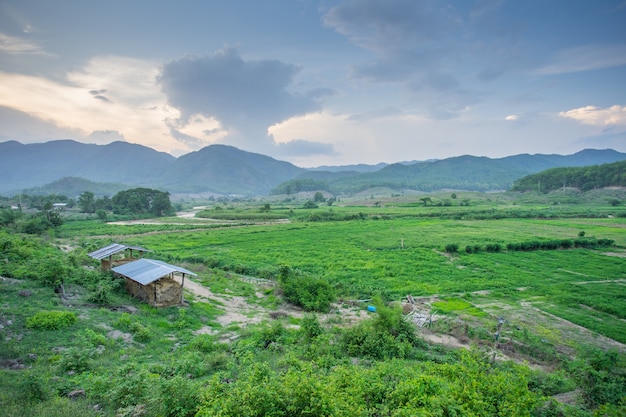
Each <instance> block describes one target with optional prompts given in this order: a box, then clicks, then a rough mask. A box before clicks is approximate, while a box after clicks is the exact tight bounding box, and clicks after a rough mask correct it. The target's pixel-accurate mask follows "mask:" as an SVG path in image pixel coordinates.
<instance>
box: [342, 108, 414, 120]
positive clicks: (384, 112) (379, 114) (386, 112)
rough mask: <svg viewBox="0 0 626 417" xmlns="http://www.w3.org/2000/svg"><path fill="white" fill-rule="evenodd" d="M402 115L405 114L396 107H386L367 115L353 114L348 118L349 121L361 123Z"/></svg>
mask: <svg viewBox="0 0 626 417" xmlns="http://www.w3.org/2000/svg"><path fill="white" fill-rule="evenodd" d="M402 114H403V113H402V112H401V111H400V110H398V109H396V108H395V107H385V108H384V109H378V110H374V111H371V112H367V113H359V114H352V115H350V117H348V120H351V121H356V122H360V121H368V120H373V119H381V118H384V117H393V116H398V115H402Z"/></svg>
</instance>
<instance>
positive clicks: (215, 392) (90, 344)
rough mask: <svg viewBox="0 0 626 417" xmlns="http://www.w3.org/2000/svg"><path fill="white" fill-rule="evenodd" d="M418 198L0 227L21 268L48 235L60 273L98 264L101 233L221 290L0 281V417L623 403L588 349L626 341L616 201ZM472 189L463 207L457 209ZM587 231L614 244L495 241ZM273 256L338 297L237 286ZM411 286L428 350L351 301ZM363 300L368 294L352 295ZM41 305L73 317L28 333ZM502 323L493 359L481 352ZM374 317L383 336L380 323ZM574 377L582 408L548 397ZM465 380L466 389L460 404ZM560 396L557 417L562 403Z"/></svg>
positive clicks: (620, 361)
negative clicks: (174, 295)
mask: <svg viewBox="0 0 626 417" xmlns="http://www.w3.org/2000/svg"><path fill="white" fill-rule="evenodd" d="M418 198H419V196H411V197H404V196H401V197H396V198H389V197H385V198H383V197H380V198H378V197H377V196H373V198H369V197H365V198H361V199H359V200H357V199H350V200H348V199H346V200H344V201H340V203H339V205H337V206H335V205H333V206H332V207H328V206H324V205H320V207H319V208H318V209H303V208H301V207H302V204H303V201H288V202H281V201H271V202H270V204H271V209H269V212H268V211H267V207H266V206H265V205H266V204H267V202H266V201H256V202H233V203H223V202H220V203H219V204H220V207H221V209H220V210H217V212H219V213H221V220H211V216H210V214H211V212H212V211H214V208H211V207H209V209H208V210H206V211H205V212H204V213H205V215H208V217H207V218H204V219H195V218H168V219H161V220H149V221H141V223H146V224H139V223H138V222H128V223H125V224H106V223H102V222H101V221H97V220H93V219H92V220H81V221H68V222H66V223H65V224H64V225H63V226H61V227H60V228H58V229H57V230H56V231H55V233H54V234H52V233H50V234H48V235H46V236H44V237H43V238H41V241H42V242H43V243H53V246H49V247H48V246H46V247H45V249H41V252H40V253H39V252H37V251H38V250H39V249H38V247H37V245H36V244H35V243H34V242H27V241H25V240H24V241H22V240H20V239H21V238H16V237H14V236H12V235H8V234H7V235H5V236H4V237H3V239H4V240H3V242H4V243H3V244H2V246H0V249H2V250H6V253H7V262H8V259H9V258H8V256H9V254H10V256H18V255H19V256H23V257H24V258H28V257H29V256H34V261H33V262H32V263H29V262H26V263H24V267H23V269H22V270H20V271H21V272H20V271H17V272H20V273H22V272H24V271H28V270H30V269H32V268H36V267H37V265H39V263H41V262H45V261H46V260H48V259H49V258H51V257H52V256H54V254H53V249H56V247H60V248H63V250H64V251H66V252H67V253H66V254H65V255H66V256H67V257H68V258H67V259H68V260H70V261H71V262H73V263H75V264H76V265H75V268H76V269H75V271H80V270H81V269H85V270H87V271H89V273H87V272H85V275H84V277H87V276H92V275H94V274H96V275H97V273H96V269H97V264H96V263H95V262H92V261H91V260H89V259H88V258H87V257H86V253H87V252H89V251H91V250H95V249H97V248H99V247H102V246H104V245H106V244H108V243H110V242H112V241H116V242H120V243H126V244H132V245H138V246H142V247H145V248H148V249H150V250H151V251H152V252H150V253H149V255H148V256H149V257H151V258H155V259H161V260H164V261H167V262H171V263H174V264H179V265H181V266H183V267H185V268H188V269H190V270H192V271H194V272H196V273H198V277H197V278H194V281H196V282H197V283H200V284H202V285H204V286H205V287H207V288H209V289H210V290H211V291H212V293H213V294H214V295H216V297H217V298H211V299H202V300H200V298H196V296H194V295H192V294H189V293H187V294H186V296H185V297H186V299H187V301H188V302H189V303H188V304H187V305H186V306H185V307H178V306H177V307H170V308H166V309H155V308H152V307H150V306H147V305H144V304H142V303H141V302H139V301H137V300H135V299H132V298H131V297H129V296H128V295H127V294H125V293H124V291H123V290H122V289H121V288H117V289H115V290H111V292H110V294H109V296H110V297H111V298H110V299H109V300H108V302H107V303H106V304H103V305H97V304H94V303H93V301H90V300H91V299H90V295H92V292H93V291H94V289H97V286H96V285H93V284H91V285H87V284H88V283H87V282H82V281H81V277H83V275H82V272H74V273H75V274H77V277H78V278H75V279H74V281H72V282H71V283H68V285H67V286H66V291H67V296H66V298H61V297H59V296H58V294H55V293H54V291H53V288H52V287H51V286H50V285H48V286H46V285H44V284H42V283H41V282H37V281H36V279H37V278H36V277H34V278H31V279H9V280H5V279H2V280H1V281H0V288H1V289H2V291H1V292H0V304H1V305H2V310H1V311H0V324H2V326H3V327H2V328H0V331H1V333H2V337H3V343H2V344H1V345H0V365H1V368H2V369H0V388H1V389H0V406H2V409H3V412H4V413H5V414H6V415H8V416H20V417H21V416H27V415H28V416H37V415H41V416H44V415H45V416H57V415H58V416H71V415H94V416H95V415H107V416H135V415H147V416H163V415H168V416H169V415H171V416H192V415H195V413H196V412H197V411H198V410H204V413H205V414H202V415H216V414H219V413H218V410H222V412H223V413H226V412H227V411H228V412H231V414H227V413H226V414H224V415H237V412H236V411H233V410H239V408H238V407H239V404H252V405H251V406H250V407H252V408H250V409H249V410H248V411H250V410H257V414H258V415H262V413H261V412H260V411H258V410H261V409H262V407H265V406H266V405H267V404H270V403H271V404H283V405H284V402H285V401H286V400H285V398H286V396H285V395H284V394H285V393H288V392H289V389H290V388H289V387H296V386H297V387H298V389H297V390H294V391H293V392H296V391H297V392H300V390H301V388H302V387H305V388H306V389H308V390H314V391H311V392H312V394H310V395H309V394H306V395H305V397H306V398H305V400H306V401H309V400H311V399H312V398H322V397H323V398H325V400H324V401H330V402H331V403H332V401H335V400H336V401H338V402H339V403H341V402H342V401H346V402H347V403H346V404H343V403H341V404H342V405H341V407H343V409H345V410H355V409H356V408H355V407H356V406H355V405H354V404H351V403H349V401H352V400H355V401H356V399H358V400H359V401H361V400H362V401H361V402H359V404H361V405H359V407H362V409H361V411H362V412H361V413H360V414H358V413H355V414H346V415H372V416H373V415H396V414H393V413H392V411H393V410H395V411H397V410H401V409H402V407H409V406H411V407H415V408H414V409H411V410H412V411H410V412H409V411H407V413H409V414H411V415H414V414H417V413H418V411H419V410H425V408H424V407H431V406H432V408H429V410H438V411H436V412H439V413H441V410H442V409H443V408H441V407H443V405H442V404H443V403H442V401H446V402H447V403H448V405H447V406H446V407H448V406H449V407H451V408H450V409H449V410H456V411H459V410H461V408H463V407H470V408H468V409H466V411H467V413H469V415H472V413H474V415H532V416H540V415H541V416H544V415H578V416H585V417H590V416H591V415H592V414H591V413H592V411H593V410H595V408H596V407H597V406H598V405H600V404H605V403H606V404H609V405H608V406H607V407H613V408H607V409H606V410H608V411H607V412H606V413H605V414H598V415H611V414H610V413H611V412H616V411H623V406H619V405H618V404H619V401H620V398H621V396H623V388H621V387H620V386H618V385H619V384H621V383H620V382H619V381H622V382H623V379H624V378H623V369H624V356H623V355H621V356H616V355H615V354H614V353H612V352H613V351H612V350H608V352H606V354H604V353H598V352H601V351H604V350H607V349H610V348H615V349H616V351H621V352H626V347H625V346H624V345H625V344H626V327H625V326H624V325H623V323H624V320H626V285H624V284H625V282H626V217H624V215H623V213H624V210H623V207H617V208H615V207H610V206H608V205H607V204H604V203H603V202H601V201H600V202H596V203H595V204H594V203H591V202H587V201H584V202H580V201H577V202H575V203H571V202H570V203H568V202H567V201H565V200H563V201H558V203H559V204H554V201H545V200H541V199H542V198H545V197H543V196H537V197H536V199H531V198H530V197H528V196H525V198H528V199H529V201H522V200H521V199H519V200H512V198H511V197H510V196H508V195H477V194H467V195H466V194H463V193H459V196H458V198H457V199H456V201H455V202H453V204H452V205H450V206H445V205H443V201H444V200H446V199H448V198H449V196H448V195H447V194H442V195H440V196H433V197H432V201H431V202H429V205H425V204H424V202H421V203H420V202H419V200H418ZM562 198H563V199H565V198H571V197H570V196H562ZM468 199H469V200H470V205H469V206H467V205H460V204H459V201H463V200H468ZM439 202H442V205H437V204H439ZM260 208H264V210H265V211H264V212H261V211H260ZM227 218H230V219H231V221H224V219H227ZM233 219H234V220H233ZM583 236H584V238H586V239H594V238H595V239H608V240H610V241H611V242H612V243H611V244H610V245H604V246H595V247H592V248H582V247H574V245H572V246H571V247H569V248H566V249H563V248H560V249H556V250H532V251H518V250H508V249H507V246H508V245H510V244H519V243H523V242H550V241H555V240H559V241H562V240H571V241H574V240H575V239H579V238H582V237H583ZM22 242H25V243H24V246H22ZM496 246H497V247H498V248H499V249H498V250H495V249H493V248H494V247H496ZM452 247H454V248H455V250H452V249H451V248H452ZM468 247H469V248H471V250H470V251H467V250H466V248H468ZM488 248H492V249H491V250H489V249H488ZM13 249H15V250H13ZM36 253H39V254H38V255H37V256H35V254H36ZM83 264H84V265H83ZM7 265H8V264H7ZM84 266H89V267H92V268H84ZM285 266H286V267H288V269H289V270H290V271H292V272H293V274H295V275H296V276H300V277H311V278H321V279H323V280H325V281H327V282H329V283H330V284H331V286H332V287H333V288H334V289H335V290H336V292H337V295H338V297H339V303H338V304H337V305H335V306H333V310H332V311H331V312H329V313H325V314H320V315H319V316H317V317H316V318H312V317H311V316H307V315H304V314H302V312H301V311H300V312H298V311H297V310H296V309H292V308H293V306H289V305H287V304H286V303H285V302H284V300H283V298H282V296H281V290H280V286H279V285H276V286H266V287H263V286H259V285H258V284H256V283H254V280H251V282H249V281H247V280H245V279H241V278H242V276H248V277H253V278H254V277H256V278H264V279H269V280H272V281H278V277H279V275H280V274H281V271H284V267H285ZM6 270H7V271H9V270H11V268H9V267H7V269H6ZM89 274H91V275H89ZM27 275H28V274H27ZM94 276H95V275H94ZM99 279H102V278H99ZM107 279H110V278H107ZM105 281H106V280H105ZM407 296H411V298H414V299H415V304H414V305H412V306H411V308H413V309H414V310H413V313H415V312H417V313H420V314H423V315H424V316H425V317H428V316H429V315H430V314H433V313H434V315H435V316H437V317H436V320H434V321H433V322H432V323H430V324H429V327H424V328H420V329H419V331H418V334H419V335H420V336H419V337H420V338H421V337H423V338H424V340H429V341H430V342H431V343H426V342H425V341H420V340H421V339H420V340H414V341H413V342H411V343H409V342H408V341H407V339H403V338H402V337H398V338H396V336H398V335H397V332H395V331H396V330H397V328H394V326H399V325H398V324H395V325H394V324H393V322H392V321H387V322H385V321H384V318H385V317H386V318H389V317H391V316H390V315H389V314H390V313H389V311H390V310H387V312H385V308H387V307H385V306H384V305H382V304H378V314H377V315H374V314H370V313H369V312H368V311H367V309H366V306H367V305H368V304H369V303H373V302H375V303H378V299H379V297H382V299H383V300H387V301H398V300H405V299H406V298H407ZM363 299H365V300H374V301H368V302H367V303H360V304H359V303H355V302H354V300H363ZM198 301H203V302H198ZM251 306H252V307H253V308H251V309H248V308H249V307H251ZM403 307H406V304H405V305H404V306H403ZM290 309H292V310H290ZM41 312H43V317H44V318H46V317H47V318H51V317H53V316H54V315H56V314H67V315H68V316H70V317H73V319H72V320H73V321H71V322H68V324H67V327H64V328H59V329H50V328H43V327H39V328H37V327H33V326H34V325H36V324H37V323H38V322H37V320H36V318H37V317H38V314H39V313H41ZM231 312H232V313H240V317H247V319H253V318H257V316H262V317H263V318H262V319H259V320H258V321H256V320H255V321H252V320H250V321H249V322H248V324H246V323H244V322H243V321H242V320H244V319H242V318H237V319H235V320H234V321H230V322H227V321H221V318H222V317H223V316H224V314H225V313H231ZM431 317H432V316H431ZM378 318H381V319H378ZM368 320H369V321H368ZM372 320H373V321H372ZM376 320H378V321H376ZM33 323H34V324H33ZM381 323H382V324H381ZM498 323H501V325H502V329H501V330H502V333H501V338H500V339H499V343H500V347H499V348H498V349H497V354H498V355H499V358H500V360H499V361H496V362H494V359H495V355H496V349H494V331H495V330H496V325H497V324H498ZM45 324H46V322H45V321H42V322H39V325H40V326H44V325H45ZM381 326H382V328H383V330H384V328H385V326H387V327H388V328H387V330H389V328H391V330H393V331H392V332H391V333H385V332H386V331H387V330H384V331H382V332H381ZM400 327H401V326H400ZM394 329H395V330H394ZM207 331H208V332H209V333H210V334H207ZM391 335H393V336H391ZM430 336H433V338H430V339H427V338H428V337H430ZM446 338H447V339H446ZM446 340H447V341H448V342H445V341H446ZM450 340H454V341H455V344H451V343H449V341H450ZM450 346H456V347H464V348H467V349H468V350H470V347H471V351H470V353H468V354H465V353H464V352H465V349H460V350H456V349H449V347H450ZM586 349H590V350H586ZM486 352H489V355H488V356H487V355H486ZM492 352H493V356H492ZM589 352H591V353H589ZM377 355H379V356H377ZM603 355H605V356H603ZM492 358H493V359H492ZM509 360H510V361H509ZM594 361H595V362H594ZM515 362H517V363H515ZM527 363H532V364H533V365H534V368H533V369H532V370H531V368H529V367H527V366H526V365H525V364H527ZM12 366H17V367H18V368H16V369H13V368H11V367H12ZM594 378H595V379H594ZM616 381H617V382H616ZM285 387H287V388H285ZM316 387H318V388H319V390H318V391H315V390H316V389H317V388H316ZM468 387H470V388H468ZM511 387H515V392H516V394H511ZM575 388H578V389H579V390H580V391H581V392H583V393H584V398H582V399H580V401H579V404H584V407H585V408H584V409H582V408H580V407H579V405H574V406H573V408H567V407H569V406H567V405H564V406H556V405H554V404H553V403H550V402H549V401H551V400H549V399H548V398H549V396H550V395H554V394H560V393H566V392H571V391H572V390H574V389H575ZM80 389H84V390H85V393H84V394H83V395H81V396H79V397H78V399H77V400H76V401H70V400H69V399H68V395H69V393H71V392H74V391H76V390H79V391H80ZM424 390H426V391H424ZM306 392H307V393H308V392H309V391H306ZM468 392H471V393H472V395H473V396H474V397H475V400H476V401H474V400H473V399H472V398H465V397H463V395H466V394H467V393H468ZM272 393H274V394H275V395H274V394H272ZM329 393H332V394H329ZM342 393H344V394H342ZM345 393H347V395H346V394H345ZM420 393H425V396H424V397H423V398H422V399H421V400H419V401H418V402H415V403H412V405H411V404H409V403H408V402H406V403H405V402H403V401H404V400H402V399H403V398H405V397H406V398H411V401H417V400H416V398H419V395H421V394H420ZM464 393H465V394H464ZM606 393H611V394H610V395H611V396H610V395H608V394H606ZM509 394H510V395H509ZM507 395H509V397H508V398H507ZM618 397H619V398H618ZM522 400H523V401H522ZM221 401H223V402H221ZM303 401H304V400H303ZM407 401H408V400H407ZM517 401H520V402H519V404H518V403H517ZM546 401H547V402H546ZM339 403H337V404H336V406H338V407H339ZM224 404H226V405H224ZM307 404H308V403H307ZM491 404H499V405H497V406H495V407H496V408H493V407H492V405H491ZM505 404H511V407H512V408H511V410H517V411H511V412H510V413H509V414H502V413H501V412H500V411H501V410H500V411H498V407H500V405H502V406H503V407H504V405H505ZM512 404H517V405H516V406H513V405H512ZM542 404H544V405H542ZM550 404H552V405H550ZM313 405H314V404H308V405H306V407H304V406H303V408H302V409H305V408H306V409H308V410H311V407H312V406H313ZM220 407H221V408H220ZM255 407H256V408H255ZM289 407H294V405H293V404H291V405H289ZM307 407H308V408H307ZM385 407H389V408H385ZM455 407H456V408H455ZM471 407H473V408H471ZM481 407H485V408H481ZM507 407H508V405H507ZM515 407H519V408H515ZM546 407H553V408H552V409H550V410H552V411H554V413H553V414H549V411H550V410H548V408H546ZM559 407H565V408H564V409H565V410H569V411H568V412H566V411H562V412H561V414H558V413H557V412H556V411H555V410H557V409H559ZM618 407H621V409H619V410H618ZM503 409H504V408H503ZM242 410H243V408H242ZM365 410H367V411H365ZM381 410H386V411H385V412H386V414H385V412H382V411H381ZM472 410H473V411H472ZM530 410H533V411H532V413H531V411H530ZM546 410H547V411H546ZM577 410H578V411H577ZM580 410H582V411H580ZM456 411H455V412H456ZM574 411H576V412H579V413H578V414H572V412H574ZM419 412H421V411H419ZM459 412H460V411H459ZM242 413H243V414H242ZM433 413H435V411H433ZM520 413H521V414H520ZM244 414H246V412H245V411H241V412H240V413H239V415H244ZM248 414H250V415H252V414H251V412H250V413H248ZM327 414H328V413H327ZM331 414H332V413H331ZM284 415H289V414H284ZM433 415H435V414H433ZM451 415H453V414H451Z"/></svg>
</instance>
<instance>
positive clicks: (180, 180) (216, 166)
mask: <svg viewBox="0 0 626 417" xmlns="http://www.w3.org/2000/svg"><path fill="white" fill-rule="evenodd" d="M303 171H305V170H304V169H303V168H298V167H296V166H295V165H293V164H290V163H289V162H283V161H277V160H276V159H273V158H270V157H269V156H265V155H261V154H257V153H252V152H246V151H242V150H239V149H237V148H235V147H232V146H226V145H211V146H207V147H205V148H202V149H200V150H199V151H196V152H191V153H188V154H186V155H183V156H181V157H179V158H178V159H177V160H176V161H175V162H174V163H173V164H171V165H170V166H169V167H168V168H167V169H166V170H165V172H164V173H163V175H162V176H160V177H159V183H160V184H161V185H162V186H163V187H165V188H166V189H168V190H170V189H171V190H176V191H178V192H201V191H212V192H215V193H220V194H245V195H263V194H267V193H269V191H270V190H271V189H272V188H273V187H275V186H276V185H277V184H280V183H281V182H284V181H287V180H289V179H291V178H293V177H295V176H296V175H298V174H299V173H301V172H303Z"/></svg>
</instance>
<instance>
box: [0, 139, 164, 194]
mask: <svg viewBox="0 0 626 417" xmlns="http://www.w3.org/2000/svg"><path fill="white" fill-rule="evenodd" d="M175 160H176V158H174V157H173V156H171V155H169V154H167V153H164V152H157V151H155V150H154V149H152V148H148V147H146V146H141V145H135V144H131V143H127V142H113V143H110V144H108V145H94V144H85V143H79V142H76V141H73V140H57V141H51V142H45V143H33V144H27V145H23V144H21V143H19V142H15V141H10V142H3V143H0V177H2V179H3V181H2V182H1V183H0V192H2V193H6V192H8V191H22V190H24V189H27V188H32V187H41V186H44V185H46V184H49V183H51V182H53V181H57V180H59V179H61V178H64V177H80V178H84V179H87V180H90V181H95V182H105V183H122V184H128V185H146V186H149V185H154V183H153V178H154V177H155V175H156V174H157V173H159V172H160V170H161V169H162V167H163V166H167V165H170V164H171V163H173V162H174V161H175Z"/></svg>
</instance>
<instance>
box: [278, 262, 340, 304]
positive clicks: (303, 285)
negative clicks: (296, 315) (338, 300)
mask: <svg viewBox="0 0 626 417" xmlns="http://www.w3.org/2000/svg"><path fill="white" fill-rule="evenodd" d="M280 288H281V290H282V291H283V294H284V296H285V298H286V299H287V300H288V301H290V302H292V303H294V304H296V305H298V306H300V307H302V308H303V309H304V310H305V311H320V312H327V311H328V310H329V309H330V304H331V303H332V302H333V301H334V300H335V297H336V296H335V291H334V290H333V288H332V287H331V286H330V284H329V283H328V281H326V280H324V279H322V278H316V277H312V276H305V275H299V274H296V273H293V272H292V273H287V274H283V275H282V276H281V279H280Z"/></svg>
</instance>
